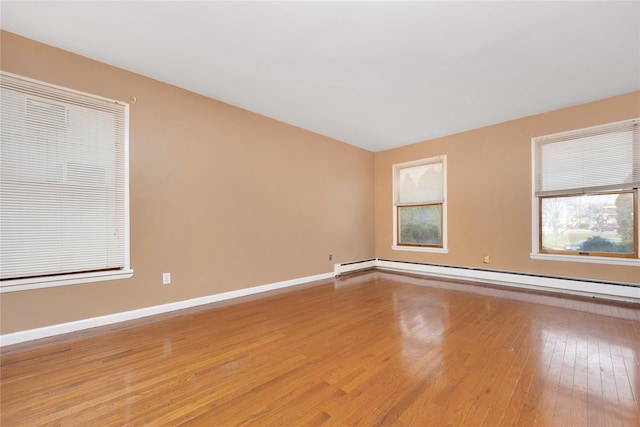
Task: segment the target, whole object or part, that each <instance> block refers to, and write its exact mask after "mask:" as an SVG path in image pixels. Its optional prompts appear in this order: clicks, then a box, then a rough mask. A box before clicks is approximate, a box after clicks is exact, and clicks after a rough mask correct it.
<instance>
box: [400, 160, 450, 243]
mask: <svg viewBox="0 0 640 427" xmlns="http://www.w3.org/2000/svg"><path fill="white" fill-rule="evenodd" d="M429 164H441V165H442V201H441V202H415V203H399V202H398V196H399V185H400V179H399V174H400V170H402V169H406V168H411V167H416V166H424V165H429ZM392 191H393V194H392V222H393V224H392V226H393V227H392V228H393V243H392V246H391V249H393V250H396V251H408V252H430V253H448V252H449V249H448V232H447V156H446V154H443V155H439V156H434V157H428V158H423V159H418V160H412V161H408V162H403V163H396V164H393V165H392ZM426 205H441V218H440V223H441V232H442V235H441V241H442V244H441V245H425V244H407V243H399V240H400V238H399V235H400V230H399V226H400V224H399V215H398V208H401V207H408V206H426Z"/></svg>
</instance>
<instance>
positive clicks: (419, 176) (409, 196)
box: [397, 162, 444, 205]
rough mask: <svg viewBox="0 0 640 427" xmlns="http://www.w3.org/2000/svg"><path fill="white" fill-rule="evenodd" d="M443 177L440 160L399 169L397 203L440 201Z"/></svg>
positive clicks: (442, 197)
mask: <svg viewBox="0 0 640 427" xmlns="http://www.w3.org/2000/svg"><path fill="white" fill-rule="evenodd" d="M443 178H444V177H443V167H442V163H441V162H435V163H429V164H423V165H418V166H410V167H404V168H402V169H399V170H398V179H399V186H398V196H397V204H398V205H403V204H416V203H441V202H442V201H443V199H444V196H443V188H444V186H443Z"/></svg>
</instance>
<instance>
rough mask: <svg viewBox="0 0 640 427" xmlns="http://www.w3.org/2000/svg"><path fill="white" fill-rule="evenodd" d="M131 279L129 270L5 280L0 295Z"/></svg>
mask: <svg viewBox="0 0 640 427" xmlns="http://www.w3.org/2000/svg"><path fill="white" fill-rule="evenodd" d="M131 277H133V270H132V269H130V268H129V269H123V270H117V271H100V272H95V273H78V274H65V275H60V276H51V277H41V278H31V279H13V280H5V281H3V282H2V284H0V293H5V292H15V291H27V290H30V289H41V288H52V287H55V286H66V285H76V284H79V283H91V282H102V281H104V280H118V279H129V278H131Z"/></svg>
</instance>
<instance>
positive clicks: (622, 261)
mask: <svg viewBox="0 0 640 427" xmlns="http://www.w3.org/2000/svg"><path fill="white" fill-rule="evenodd" d="M530 257H531V259H540V260H546V261H564V262H586V263H591V264H611V265H628V266H640V259H638V258H613V257H602V256H588V255H555V254H540V253H532V254H530Z"/></svg>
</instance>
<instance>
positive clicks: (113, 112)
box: [0, 72, 131, 289]
mask: <svg viewBox="0 0 640 427" xmlns="http://www.w3.org/2000/svg"><path fill="white" fill-rule="evenodd" d="M0 90H1V93H0V99H1V110H0V117H1V123H0V124H1V130H0V244H1V246H0V279H1V281H0V286H2V288H3V289H7V288H10V287H12V286H17V287H18V288H20V289H23V288H25V286H27V288H28V286H29V284H33V283H39V284H40V285H41V286H51V285H52V283H54V284H55V283H57V284H67V283H69V282H73V283H77V282H78V281H92V280H106V279H112V278H118V277H112V276H113V275H118V274H123V273H126V274H127V275H128V276H129V277H130V273H131V270H130V266H129V213H128V105H126V104H125V103H121V102H116V101H113V100H108V99H104V98H100V97H97V96H93V95H89V94H85V93H81V92H77V91H73V90H70V89H66V88H62V87H59V86H53V85H50V84H47V83H43V82H38V81H35V80H32V79H26V78H24V77H21V76H17V75H14V74H10V73H5V72H2V73H1V74H0Z"/></svg>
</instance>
